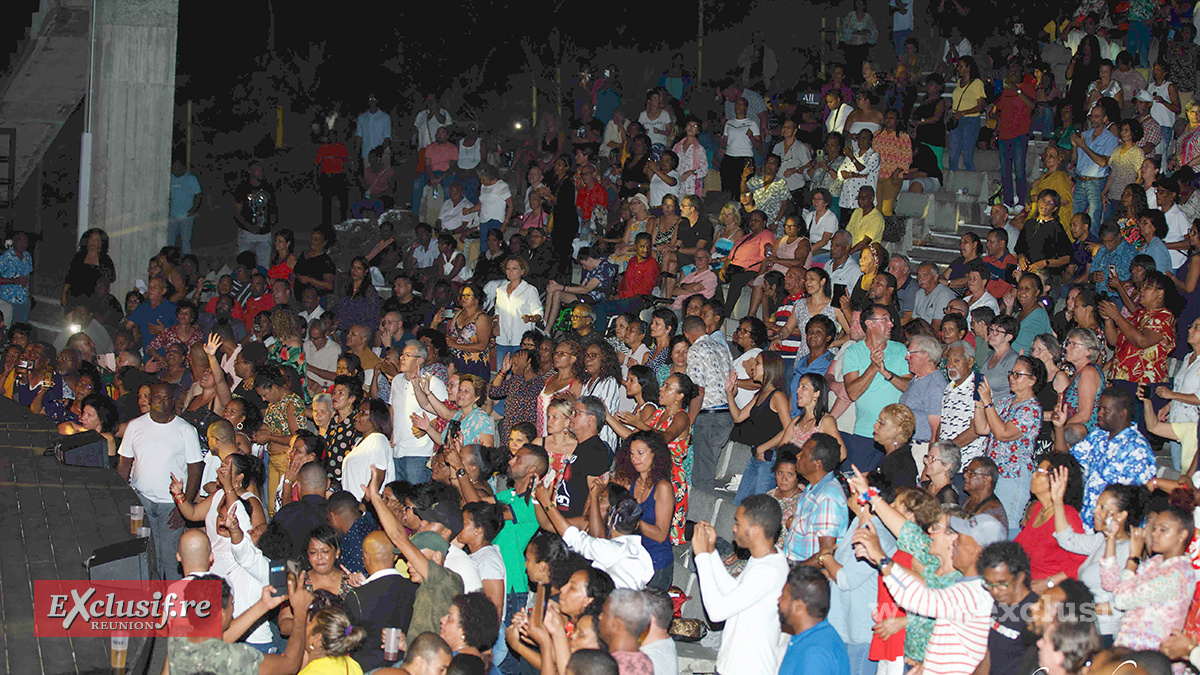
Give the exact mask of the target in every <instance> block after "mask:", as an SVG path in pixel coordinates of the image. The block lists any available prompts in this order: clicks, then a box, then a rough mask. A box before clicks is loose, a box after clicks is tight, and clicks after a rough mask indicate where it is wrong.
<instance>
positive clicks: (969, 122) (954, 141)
mask: <svg viewBox="0 0 1200 675" xmlns="http://www.w3.org/2000/svg"><path fill="white" fill-rule="evenodd" d="M980 124H981V122H980V118H979V117H964V118H962V119H961V120H959V121H958V126H956V127H954V129H953V130H951V131H950V133H949V134H948V138H947V141H946V149H947V153H946V154H947V158H946V168H947V169H949V170H950V171H957V170H958V158H959V157H962V165H963V168H964V169H966V170H967V171H974V170H975V143H976V142H978V141H979V125H980Z"/></svg>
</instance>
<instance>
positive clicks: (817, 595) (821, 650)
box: [779, 567, 851, 675]
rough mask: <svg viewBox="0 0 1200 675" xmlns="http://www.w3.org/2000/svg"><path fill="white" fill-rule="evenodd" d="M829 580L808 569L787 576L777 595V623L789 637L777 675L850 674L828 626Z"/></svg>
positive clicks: (797, 569) (840, 646)
mask: <svg viewBox="0 0 1200 675" xmlns="http://www.w3.org/2000/svg"><path fill="white" fill-rule="evenodd" d="M829 595H830V591H829V581H828V580H827V579H826V578H825V576H824V575H823V574H822V573H821V572H820V571H818V570H815V569H812V568H811V567H795V568H792V570H791V571H790V572H789V573H788V576H787V582H786V583H785V584H784V586H783V592H782V593H781V594H780V595H779V620H780V622H781V623H782V628H783V631H784V632H786V633H788V634H790V635H791V636H792V638H791V639H790V640H788V646H787V651H785V652H784V654H783V662H782V663H780V664H779V674H780V675H850V673H851V670H850V659H849V655H848V654H847V652H846V644H845V643H844V642H842V638H841V636H839V635H838V633H837V631H836V630H834V628H833V626H832V625H831V624H830V623H829V621H828V618H827V615H828V614H829Z"/></svg>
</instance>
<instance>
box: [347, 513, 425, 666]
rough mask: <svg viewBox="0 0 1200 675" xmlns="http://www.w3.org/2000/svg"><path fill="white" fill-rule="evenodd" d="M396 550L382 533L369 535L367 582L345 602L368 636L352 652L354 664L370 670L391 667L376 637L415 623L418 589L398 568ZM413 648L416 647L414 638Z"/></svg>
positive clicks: (365, 557)
mask: <svg viewBox="0 0 1200 675" xmlns="http://www.w3.org/2000/svg"><path fill="white" fill-rule="evenodd" d="M394 550H395V547H394V546H393V545H392V542H391V540H389V539H388V538H387V534H385V533H384V532H383V531H381V530H376V531H374V532H371V533H370V534H368V535H367V536H366V538H365V539H364V540H363V544H362V551H363V566H364V567H365V569H366V574H367V578H366V581H365V582H363V584H362V585H360V586H358V587H357V588H354V589H351V591H350V592H349V593H347V594H346V597H345V598H344V599H343V601H342V602H343V605H344V606H345V608H346V614H347V615H348V616H349V618H350V623H351V624H353V625H354V626H361V627H362V628H364V629H365V630H366V633H367V635H368V636H369V637H368V638H367V639H364V640H363V641H362V642H361V643H359V645H358V648H357V649H355V650H354V651H353V652H351V655H352V656H353V658H354V660H355V662H357V663H358V664H359V665H360V666H363V667H365V668H367V669H368V670H370V669H372V668H381V667H384V666H387V665H390V662H388V661H385V660H384V653H383V646H382V644H380V642H379V640H376V639H375V636H376V635H379V634H380V632H381V631H382V630H383V629H384V628H388V627H403V626H407V625H408V623H409V621H411V620H412V604H413V598H414V595H415V594H416V588H417V587H416V584H414V583H413V582H412V581H410V580H409V579H406V578H405V577H403V576H401V574H400V572H399V571H398V570H397V569H396V568H395V564H396V554H395V553H394V552H393V551H394ZM410 646H415V636H414V642H412V643H410Z"/></svg>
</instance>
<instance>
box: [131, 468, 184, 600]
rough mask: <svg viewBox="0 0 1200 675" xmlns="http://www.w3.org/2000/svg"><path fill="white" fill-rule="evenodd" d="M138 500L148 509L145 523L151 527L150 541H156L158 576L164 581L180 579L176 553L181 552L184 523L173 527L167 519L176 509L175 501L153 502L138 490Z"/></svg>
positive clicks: (155, 551)
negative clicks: (180, 545) (177, 527)
mask: <svg viewBox="0 0 1200 675" xmlns="http://www.w3.org/2000/svg"><path fill="white" fill-rule="evenodd" d="M134 493H135V494H136V495H137V498H138V501H139V502H141V504H142V507H143V508H145V509H146V515H145V520H144V523H145V524H146V525H148V526H149V527H150V541H152V542H154V562H155V565H156V566H157V567H158V578H159V579H162V580H164V581H174V580H177V579H179V563H178V562H177V561H176V560H175V554H176V553H178V552H179V538H180V537H182V536H183V525H180V526H179V529H175V528H173V527H171V524H170V523H168V522H167V519H168V518H169V517H170V516H171V512H172V511H174V510H175V503H174V502H165V503H160V502H152V501H150V500H149V499H147V498H146V497H145V495H143V494H142V493H140V492H137V491H136V490H135V491H134Z"/></svg>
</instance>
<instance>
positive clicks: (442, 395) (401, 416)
mask: <svg viewBox="0 0 1200 675" xmlns="http://www.w3.org/2000/svg"><path fill="white" fill-rule="evenodd" d="M428 356H429V350H428V348H427V347H426V346H425V343H423V342H420V341H418V340H409V341H408V343H406V344H405V345H404V351H403V352H401V355H400V372H399V373H398V374H397V375H396V377H394V378H392V393H391V397H390V399H389V401H388V405H389V406H390V407H391V409H392V434H393V436H392V448H393V454H392V456H393V459H394V460H395V462H396V477H397V478H399V479H400V480H406V481H409V482H410V483H413V484H419V483H425V482H428V481H429V478H430V472H429V468H428V467H427V466H426V465H427V464H428V462H429V458H430V457H432V456H433V452H434V444H433V439H432V438H430V437H429V435H428V434H427V433H425V432H423V431H421V430H420V429H418V428H417V427H416V424H415V423H414V422H413V419H412V418H413V417H415V416H420V417H426V418H429V419H432V418H430V417H429V415H430V414H429V413H426V412H425V411H424V410H423V409H422V408H421V406H420V404H419V402H418V400H417V399H418V396H417V388H418V387H419V386H422V384H421V383H420V382H418V380H419V378H420V373H421V368H423V367H424V366H425V360H426V358H427V357H428ZM428 387H429V393H430V395H432V396H433V397H434V398H436V399H438V400H439V401H445V400H447V399H448V398H449V395H448V394H447V392H446V383H445V382H443V381H442V380H441V379H439V378H437V377H430V378H429V383H428Z"/></svg>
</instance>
